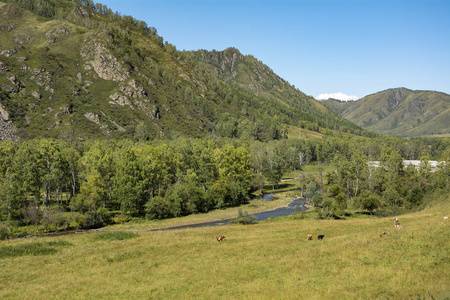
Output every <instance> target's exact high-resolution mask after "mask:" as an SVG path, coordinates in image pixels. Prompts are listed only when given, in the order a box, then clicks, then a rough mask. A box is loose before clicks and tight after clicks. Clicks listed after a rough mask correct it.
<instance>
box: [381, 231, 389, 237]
mask: <svg viewBox="0 0 450 300" xmlns="http://www.w3.org/2000/svg"><path fill="white" fill-rule="evenodd" d="M388 234H389V232H386V231H385V232H383V233H382V234H380V237H383V235H388Z"/></svg>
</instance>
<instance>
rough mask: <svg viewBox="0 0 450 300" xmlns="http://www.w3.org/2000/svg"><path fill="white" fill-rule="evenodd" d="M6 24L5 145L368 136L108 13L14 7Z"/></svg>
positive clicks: (232, 54)
mask: <svg viewBox="0 0 450 300" xmlns="http://www.w3.org/2000/svg"><path fill="white" fill-rule="evenodd" d="M19 4H20V5H19ZM0 15H1V16H2V17H1V18H0V108H1V110H0V112H2V113H1V114H0V115H1V117H0V138H9V139H18V138H25V139H28V138H34V137H64V138H67V137H72V138H74V137H76V138H81V139H85V138H120V137H135V138H138V139H150V138H172V137H178V136H190V137H203V136H205V135H219V136H227V137H245V138H248V139H256V140H262V141H264V140H270V139H278V138H282V137H284V136H285V132H286V130H285V129H283V127H282V124H289V125H294V126H299V127H303V128H306V129H309V130H313V131H316V132H320V131H323V130H324V129H333V130H341V131H345V132H350V133H355V134H365V135H367V134H368V133H367V132H364V131H363V130H362V129H361V128H359V127H358V126H356V125H354V124H352V123H350V122H348V121H346V120H344V119H342V118H340V117H338V116H337V115H336V114H335V113H334V112H332V111H331V110H329V109H328V108H326V107H324V106H323V105H322V104H321V103H319V102H317V101H315V100H314V99H312V98H311V97H308V96H306V95H305V94H303V93H302V92H300V91H298V90H297V89H295V88H294V87H293V86H291V85H290V84H288V83H287V82H285V81H284V80H283V79H281V78H279V77H278V76H277V75H276V74H274V73H273V72H272V71H271V70H270V68H269V67H267V66H265V65H264V64H263V63H261V62H259V61H258V60H256V59H255V58H253V57H251V56H243V55H241V54H240V53H239V51H237V50H235V49H227V50H224V51H221V52H215V51H213V52H207V51H198V52H180V51H177V50H176V47H175V46H174V45H171V44H169V43H167V42H164V40H163V38H162V37H161V36H159V35H158V34H157V31H156V29H155V28H153V27H149V26H148V25H147V24H145V23H144V22H142V21H138V20H136V19H134V18H133V17H131V16H121V15H119V14H117V13H113V12H112V11H111V10H110V9H108V8H107V7H106V6H104V5H102V4H93V3H92V1H68V0H40V1H38V0H11V1H3V2H0ZM216 61H217V63H216Z"/></svg>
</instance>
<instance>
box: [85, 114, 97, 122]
mask: <svg viewBox="0 0 450 300" xmlns="http://www.w3.org/2000/svg"><path fill="white" fill-rule="evenodd" d="M84 116H85V117H86V119H88V120H89V121H91V122H94V123H96V124H98V123H100V116H99V115H97V114H94V113H91V112H87V113H85V114H84Z"/></svg>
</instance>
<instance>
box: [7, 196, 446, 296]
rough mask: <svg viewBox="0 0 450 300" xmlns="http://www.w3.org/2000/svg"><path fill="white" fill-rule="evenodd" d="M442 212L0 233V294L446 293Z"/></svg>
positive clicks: (437, 208)
mask: <svg viewBox="0 0 450 300" xmlns="http://www.w3.org/2000/svg"><path fill="white" fill-rule="evenodd" d="M449 212H450V201H449V199H448V195H441V196H440V201H438V202H437V204H435V205H434V206H433V207H429V208H426V209H425V210H423V211H421V212H417V213H412V214H408V215H403V216H400V222H401V224H402V226H403V229H401V230H396V229H394V224H393V219H392V218H374V219H354V220H341V221H336V220H316V219H308V218H307V219H296V217H285V218H282V219H276V220H272V221H266V222H262V223H258V224H254V225H246V226H244V225H228V226H221V227H210V228H196V229H183V230H173V231H157V232H138V233H130V232H116V233H114V232H113V233H91V234H79V235H68V236H62V237H45V238H43V237H41V238H36V237H35V238H29V239H18V240H10V241H2V242H0V270H1V272H0V299H173V298H178V299H192V298H193V299H394V298H395V299H419V298H420V299H432V298H434V299H446V298H449V297H450V272H449V271H448V270H449V269H450V256H449V252H450V221H449V220H444V219H443V217H444V216H447V215H449ZM385 231H388V232H389V233H390V234H389V235H385V236H383V237H382V238H380V234H381V233H382V232H385ZM307 234H312V235H314V239H313V240H312V241H307V240H306V235H307ZM318 234H324V235H325V239H324V240H323V241H318V240H317V235H318ZM216 235H224V236H226V239H225V241H223V242H217V241H216V239H215V236H216Z"/></svg>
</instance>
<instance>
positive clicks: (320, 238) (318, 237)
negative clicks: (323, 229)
mask: <svg viewBox="0 0 450 300" xmlns="http://www.w3.org/2000/svg"><path fill="white" fill-rule="evenodd" d="M324 237H325V235H323V234H321V235H318V236H317V239H318V240H319V241H321V240H323V238H324Z"/></svg>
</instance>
